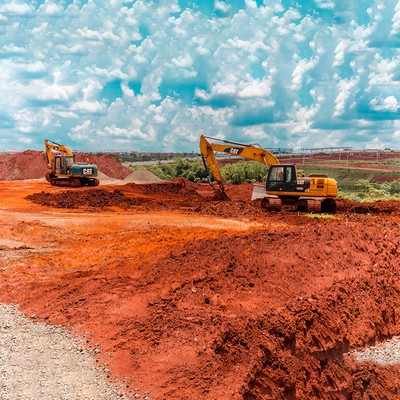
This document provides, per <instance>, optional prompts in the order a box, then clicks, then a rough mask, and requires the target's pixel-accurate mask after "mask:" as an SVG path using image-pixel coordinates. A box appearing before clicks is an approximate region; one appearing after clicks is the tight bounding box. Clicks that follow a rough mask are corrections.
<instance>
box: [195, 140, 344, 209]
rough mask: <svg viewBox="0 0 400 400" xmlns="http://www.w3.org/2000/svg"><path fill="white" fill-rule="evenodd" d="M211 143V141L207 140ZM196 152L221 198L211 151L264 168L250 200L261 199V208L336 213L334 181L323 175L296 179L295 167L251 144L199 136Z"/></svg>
mask: <svg viewBox="0 0 400 400" xmlns="http://www.w3.org/2000/svg"><path fill="white" fill-rule="evenodd" d="M210 140H212V141H210ZM200 152H201V156H202V158H203V163H204V167H205V168H206V170H208V168H209V169H210V171H211V172H212V174H213V175H214V179H215V180H216V182H217V184H218V186H219V190H218V193H219V195H220V197H221V198H223V199H228V195H227V194H226V192H225V187H224V183H223V179H222V176H221V172H220V169H219V166H218V163H217V159H216V156H215V152H222V153H228V154H231V155H233V156H238V157H242V158H245V159H249V160H255V161H259V162H261V163H263V164H264V165H265V166H266V168H267V180H266V182H265V185H264V184H262V185H260V184H254V189H253V195H252V200H256V199H261V206H262V208H265V209H269V210H275V211H280V210H281V208H282V206H283V205H294V206H296V209H297V210H298V211H306V212H317V213H319V212H327V213H334V212H335V211H336V201H335V197H336V196H337V182H336V180H335V179H333V178H329V177H328V176H327V175H325V174H311V175H309V176H308V177H298V176H297V170H296V165H294V164H280V162H279V160H278V159H277V158H276V157H275V156H274V155H273V154H272V153H271V152H270V151H268V150H266V149H263V148H262V147H261V146H259V145H255V144H243V143H237V142H232V141H230V140H221V139H217V138H212V137H208V136H204V135H201V136H200Z"/></svg>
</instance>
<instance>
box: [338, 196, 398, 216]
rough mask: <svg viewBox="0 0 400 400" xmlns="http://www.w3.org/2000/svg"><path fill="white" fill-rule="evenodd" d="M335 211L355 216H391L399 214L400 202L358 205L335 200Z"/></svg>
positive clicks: (347, 201) (375, 202)
mask: <svg viewBox="0 0 400 400" xmlns="http://www.w3.org/2000/svg"><path fill="white" fill-rule="evenodd" d="M336 204H337V211H338V212H342V213H355V214H382V215H383V214H393V215H397V214H399V213H400V201H397V200H380V201H374V202H365V203H359V202H356V201H352V200H348V199H337V200H336Z"/></svg>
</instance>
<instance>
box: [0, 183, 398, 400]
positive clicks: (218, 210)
mask: <svg viewBox="0 0 400 400" xmlns="http://www.w3.org/2000/svg"><path fill="white" fill-rule="evenodd" d="M228 190H229V192H230V196H231V197H232V198H233V201H231V202H218V201H213V200H212V193H210V191H209V189H208V188H207V187H206V186H202V185H195V184H190V183H189V182H184V181H179V180H178V181H175V182H172V183H169V184H164V183H161V184H149V185H135V184H127V185H120V186H118V187H114V186H102V187H99V188H96V189H90V188H78V189H73V190H71V189H70V190H65V189H62V188H54V187H51V186H50V185H48V184H47V183H46V182H35V181H29V182H28V181H24V182H18V181H13V182H9V181H7V182H0V191H1V193H2V196H1V198H0V224H1V230H0V245H1V252H0V259H1V270H0V274H1V277H0V301H2V302H3V303H17V304H19V306H20V309H21V310H22V311H24V312H27V313H29V314H30V315H31V316H33V317H34V318H35V319H39V320H41V321H45V322H47V323H50V324H58V325H62V326H64V327H65V328H67V329H68V330H71V331H72V332H73V333H75V334H78V335H85V337H86V338H87V339H88V340H89V345H90V346H92V347H96V348H97V349H98V351H99V352H98V354H97V356H98V357H99V360H100V362H101V363H103V364H106V365H107V366H108V368H109V370H110V372H109V374H110V378H111V379H112V380H114V381H116V382H119V383H121V382H123V383H124V385H125V386H126V389H127V391H128V392H129V393H130V395H131V396H132V397H133V395H134V394H135V395H136V396H141V397H142V398H145V397H148V398H151V399H216V398H218V399H246V400H252V399H349V398H352V399H362V398H367V397H366V396H371V398H384V396H387V398H396V396H397V394H398V391H399V389H400V381H399V376H400V375H399V370H398V366H397V365H394V366H390V367H380V366H376V365H372V364H366V363H359V362H356V361H355V360H354V359H353V358H352V357H350V356H347V353H348V352H349V351H350V350H353V349H363V348H364V347H366V346H367V345H370V344H377V343H379V342H382V341H384V340H385V339H387V338H390V337H392V336H394V335H396V334H398V332H399V331H400V319H399V318H400V311H399V310H400V285H399V283H398V276H399V273H400V271H399V266H398V257H399V254H398V249H399V245H400V239H399V223H400V217H399V215H400V212H399V210H400V207H399V205H398V204H397V203H396V202H392V203H374V204H369V205H363V206H359V205H355V204H353V203H350V202H341V203H340V204H339V212H338V214H337V215H336V216H335V218H331V219H318V218H317V219H314V218H309V217H308V216H307V215H304V214H298V213H295V212H292V211H290V210H286V211H284V212H283V213H280V214H276V213H266V212H264V211H261V210H260V209H259V208H258V206H257V204H253V203H251V202H250V201H249V200H248V199H249V198H250V191H251V188H250V187H249V186H247V185H243V186H241V187H228ZM27 196H28V197H27ZM382 210H384V211H385V212H382Z"/></svg>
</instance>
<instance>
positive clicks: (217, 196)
mask: <svg viewBox="0 0 400 400" xmlns="http://www.w3.org/2000/svg"><path fill="white" fill-rule="evenodd" d="M214 190H215V191H214V196H213V200H217V201H218V200H222V201H226V200H230V198H229V197H228V195H227V194H226V193H225V192H224V191H222V190H221V189H215V188H214Z"/></svg>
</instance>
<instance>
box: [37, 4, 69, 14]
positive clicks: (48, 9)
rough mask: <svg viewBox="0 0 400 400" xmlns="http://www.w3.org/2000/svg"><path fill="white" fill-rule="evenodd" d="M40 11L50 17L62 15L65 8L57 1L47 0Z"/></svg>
mask: <svg viewBox="0 0 400 400" xmlns="http://www.w3.org/2000/svg"><path fill="white" fill-rule="evenodd" d="M39 13H43V14H44V15H46V16H48V17H61V16H62V15H63V13H64V11H63V9H62V8H61V7H59V6H58V5H57V4H56V3H53V2H51V1H49V0H46V1H45V2H44V3H43V4H42V5H41V6H40V7H39Z"/></svg>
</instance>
